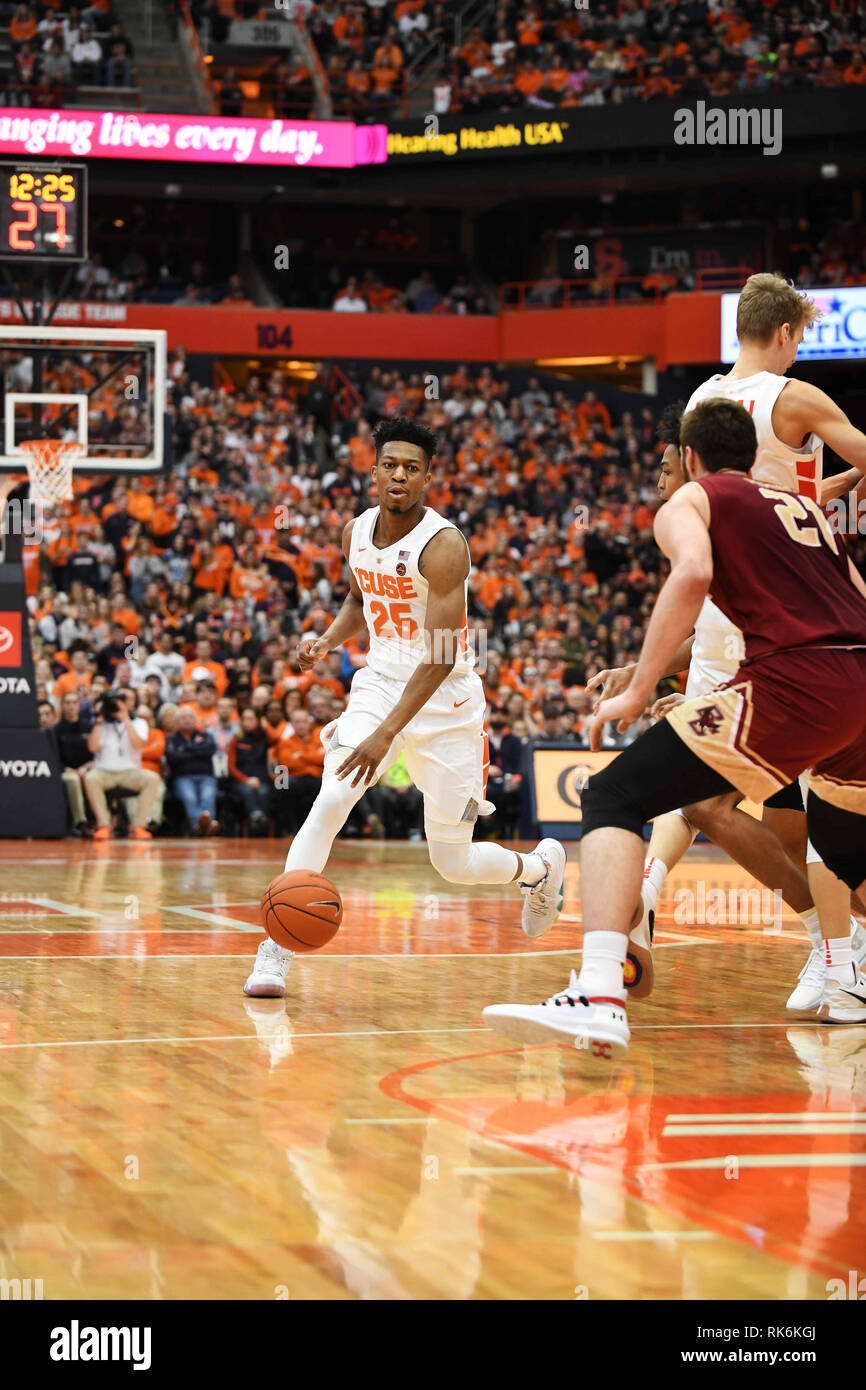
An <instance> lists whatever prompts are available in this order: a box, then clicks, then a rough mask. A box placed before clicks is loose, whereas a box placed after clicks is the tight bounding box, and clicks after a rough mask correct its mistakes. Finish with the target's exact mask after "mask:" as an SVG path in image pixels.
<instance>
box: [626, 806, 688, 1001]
mask: <svg viewBox="0 0 866 1390" xmlns="http://www.w3.org/2000/svg"><path fill="white" fill-rule="evenodd" d="M696 833H697V831H696V830H695V828H694V826H692V825H691V824H690V822H689V819H688V817H687V816H686V813H685V811H681V810H677V811H668V812H667V813H666V814H665V815H663V816H659V817H658V818H657V819H656V820H654V821H653V828H652V834H651V836H650V842H649V846H648V849H647V853H646V857H645V859H644V866H643V882H642V884H641V890H640V898H639V900H638V904H637V907H636V908H635V910H634V915H633V917H632V926H631V931H630V932H629V938H628V956H627V958H626V965H625V976H624V979H625V986H626V989H628V990H630V991H631V993H632V995H633V997H634V998H635V999H645V998H646V997H647V995H648V994H651V993H652V988H653V982H654V976H655V971H654V968H653V958H652V944H653V931H654V930H655V915H656V907H657V906H658V898H659V893H660V892H661V889H662V884H663V883H664V881H665V879H666V878H667V876H668V874H669V872H670V870H671V869H673V868H674V866H675V865H677V864H678V863H679V862H680V860H681V859H682V857H683V855H684V854H685V852H686V850H687V849H689V848H690V846H691V844H692V842H693V840H694V838H695V835H696Z"/></svg>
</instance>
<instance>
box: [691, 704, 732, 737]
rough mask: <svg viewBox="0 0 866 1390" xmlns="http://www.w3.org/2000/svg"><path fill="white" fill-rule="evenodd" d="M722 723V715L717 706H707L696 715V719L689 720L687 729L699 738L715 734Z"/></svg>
mask: <svg viewBox="0 0 866 1390" xmlns="http://www.w3.org/2000/svg"><path fill="white" fill-rule="evenodd" d="M723 722H724V715H723V714H722V711H721V710H720V709H719V707H718V705H707V707H706V709H702V710H700V711H699V713H698V717H697V719H690V720H689V728H690V729H694V731H695V733H696V734H697V735H698V737H699V738H703V736H704V734H717V733H718V732H719V729H720V728H721V727H722V723H723Z"/></svg>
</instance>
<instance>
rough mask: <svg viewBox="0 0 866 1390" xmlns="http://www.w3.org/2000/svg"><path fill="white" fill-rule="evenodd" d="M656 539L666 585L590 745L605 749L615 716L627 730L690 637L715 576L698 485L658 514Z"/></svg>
mask: <svg viewBox="0 0 866 1390" xmlns="http://www.w3.org/2000/svg"><path fill="white" fill-rule="evenodd" d="M654 531H655V538H656V541H657V542H658V544H659V546H660V547H661V549H662V550H663V551H664V553H665V555H667V557H668V559H669V560H670V562H671V572H670V577H669V578H668V581H667V583H666V584H665V586H664V588H663V589H662V591H661V593H660V594H659V596H658V599H657V601H656V605H655V608H654V609H653V612H652V617H651V618H650V622H649V627H648V628H647V633H646V637H645V638H644V644H643V647H642V648H641V654H640V657H639V659H638V663H637V670H636V671H635V673H634V675H633V677H632V679H631V683H630V685H629V687H628V689H627V690H626V691H625V692H624V693H623V694H622V695H618V696H617V697H616V699H613V700H602V702H601V704H600V705H599V707H598V710H597V711H596V713H595V716H594V718H593V720H592V723H591V725H590V747H591V748H594V749H596V750H597V749H599V748H600V747H601V735H602V730H603V728H604V724H605V721H606V720H608V719H615V720H617V727H618V728H619V730H620V732H624V731H625V730H626V729H627V728H628V726H629V725H630V724H632V723H634V721H635V719H637V718H638V716H639V715H640V714H641V713H642V712H643V710H644V708H645V707H646V705H647V703H648V702H649V699H650V696H651V695H652V693H653V691H654V690H655V688H656V686H657V685H658V683H659V681H660V680H661V679H662V677H663V675H664V674H665V672H666V671H669V670H670V668H671V663H672V661H673V659H674V657H675V656H678V654H679V650H680V647H681V646H682V644H683V643H684V642H685V641H686V638H687V637H688V636H689V634H690V633H692V632H693V629H694V626H695V619H696V618H697V616H698V613H699V612H700V608H701V604H702V603H703V601H704V599H705V598H706V596H707V592H708V590H709V587H710V583H711V581H712V578H713V551H712V546H711V544H710V533H709V501H708V499H707V495H706V493H705V492H704V490H703V488H701V487H699V486H698V484H697V483H687V484H686V486H685V487H683V488H681V489H680V490H679V492H678V493H677V494H676V496H674V497H672V498H671V500H670V502H667V503H665V505H664V506H663V507H660V508H659V510H658V511H657V512H656V517H655V524H654Z"/></svg>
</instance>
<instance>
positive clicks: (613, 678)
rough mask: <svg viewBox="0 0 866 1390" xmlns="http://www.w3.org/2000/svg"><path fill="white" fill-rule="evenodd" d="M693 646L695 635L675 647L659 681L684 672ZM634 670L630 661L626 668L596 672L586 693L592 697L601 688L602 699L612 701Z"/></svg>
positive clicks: (635, 666)
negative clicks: (668, 664)
mask: <svg viewBox="0 0 866 1390" xmlns="http://www.w3.org/2000/svg"><path fill="white" fill-rule="evenodd" d="M694 645H695V634H694V633H692V635H691V637H687V638H686V640H685V642H683V643H682V645H681V646H679V647H677V650H676V651H675V652H674V654H673V656H672V657H671V665H670V670H669V671H663V672H662V674H661V676H660V677H659V679H660V680H664V678H665V676H676V675H679V673H680V671H684V670H685V669H686V667H687V666H688V664H689V662H690V661H691V659H692V647H693V646H694ZM636 670H637V662H636V661H630V662H629V663H628V665H627V666H613V667H611V669H610V670H609V671H597V672H596V674H595V675H594V676H593V677H592V679H591V680H589V681H587V684H586V693H587V695H592V694H593V693H594V692H595V691H596V690H598V688H599V686H603V687H604V698H605V699H606V700H612V699H613V697H614V696H615V695H620V694H622V692H623V690H627V689H628V687H629V685H630V683H631V679H632V676H633V675H634V673H635V671H636Z"/></svg>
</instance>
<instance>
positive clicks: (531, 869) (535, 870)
mask: <svg viewBox="0 0 866 1390" xmlns="http://www.w3.org/2000/svg"><path fill="white" fill-rule="evenodd" d="M522 858H523V869H522V870H521V873H520V877H519V882H520V883H522V884H526V886H527V887H529V888H534V887H535V885H536V883H540V882H541V880H542V879H543V878H544V876H545V874H546V873H547V865H546V864H545V862H544V860H543V859H542V857H541V855H540V854H536V853H535V850H533V851H532V853H531V854H524V855H523V856H522Z"/></svg>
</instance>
